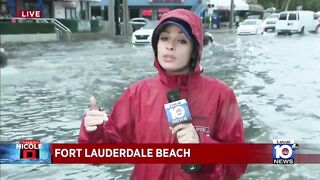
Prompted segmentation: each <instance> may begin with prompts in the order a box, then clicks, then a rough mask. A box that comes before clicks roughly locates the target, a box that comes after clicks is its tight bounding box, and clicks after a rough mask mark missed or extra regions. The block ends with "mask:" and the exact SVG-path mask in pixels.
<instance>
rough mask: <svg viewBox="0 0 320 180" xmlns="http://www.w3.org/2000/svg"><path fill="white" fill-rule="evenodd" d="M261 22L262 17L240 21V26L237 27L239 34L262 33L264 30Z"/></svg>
mask: <svg viewBox="0 0 320 180" xmlns="http://www.w3.org/2000/svg"><path fill="white" fill-rule="evenodd" d="M261 23H262V20H261V19H246V20H244V21H243V22H242V23H240V26H239V27H238V29H237V34H238V35H245V34H261V33H262V32H263V29H262V28H263V27H262V26H261Z"/></svg>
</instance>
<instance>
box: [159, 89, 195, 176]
mask: <svg viewBox="0 0 320 180" xmlns="http://www.w3.org/2000/svg"><path fill="white" fill-rule="evenodd" d="M167 98H168V101H169V103H168V104H165V105H164V109H165V111H166V115H167V118H168V122H169V124H170V126H174V125H176V124H179V123H189V122H190V121H191V113H190V110H189V106H188V103H187V101H186V100H185V99H181V98H180V94H179V91H178V90H176V89H173V90H170V91H169V92H168V93H167ZM181 169H182V170H183V171H184V172H187V173H193V172H198V171H200V169H201V166H200V165H199V164H182V165H181Z"/></svg>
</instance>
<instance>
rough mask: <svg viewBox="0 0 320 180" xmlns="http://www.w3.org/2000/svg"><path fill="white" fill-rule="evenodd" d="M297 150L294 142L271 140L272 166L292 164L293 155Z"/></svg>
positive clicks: (297, 146)
mask: <svg viewBox="0 0 320 180" xmlns="http://www.w3.org/2000/svg"><path fill="white" fill-rule="evenodd" d="M298 149H299V145H298V144H296V143H294V140H273V150H272V155H273V164H294V153H295V151H296V150H298Z"/></svg>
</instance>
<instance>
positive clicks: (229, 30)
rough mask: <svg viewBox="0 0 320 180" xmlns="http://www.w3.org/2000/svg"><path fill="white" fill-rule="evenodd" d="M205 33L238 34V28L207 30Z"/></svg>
mask: <svg viewBox="0 0 320 180" xmlns="http://www.w3.org/2000/svg"><path fill="white" fill-rule="evenodd" d="M205 31H207V32H210V33H213V34H215V33H235V32H237V28H235V27H233V28H232V29H229V27H222V28H220V29H216V28H214V29H211V28H205Z"/></svg>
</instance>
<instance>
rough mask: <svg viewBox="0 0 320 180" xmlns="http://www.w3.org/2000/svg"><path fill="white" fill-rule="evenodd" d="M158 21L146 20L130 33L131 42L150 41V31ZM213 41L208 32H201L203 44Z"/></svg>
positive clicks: (143, 42)
mask: <svg viewBox="0 0 320 180" xmlns="http://www.w3.org/2000/svg"><path fill="white" fill-rule="evenodd" d="M157 22H158V21H148V23H147V24H146V25H145V26H143V27H142V28H140V29H139V30H137V31H135V32H133V33H132V39H131V42H132V44H147V43H151V38H152V33H153V31H154V29H155V27H156V25H157ZM212 42H213V36H212V34H211V33H209V32H204V34H203V44H204V45H208V44H209V43H212Z"/></svg>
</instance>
